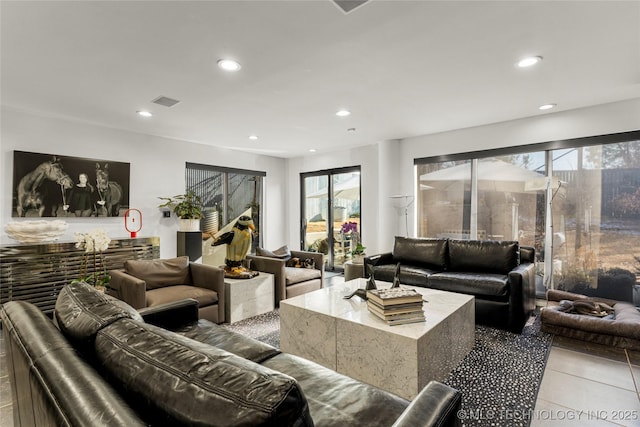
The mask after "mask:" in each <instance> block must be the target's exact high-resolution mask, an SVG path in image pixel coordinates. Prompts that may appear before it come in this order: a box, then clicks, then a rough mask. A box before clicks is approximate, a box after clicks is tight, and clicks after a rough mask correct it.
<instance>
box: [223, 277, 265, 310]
mask: <svg viewBox="0 0 640 427" xmlns="http://www.w3.org/2000/svg"><path fill="white" fill-rule="evenodd" d="M273 284H274V280H273V274H269V273H264V272H262V271H261V272H260V274H259V275H257V276H256V277H252V278H251V279H228V278H226V277H225V279H224V295H225V308H224V313H225V319H226V321H227V322H229V323H233V322H238V321H240V320H243V319H247V318H249V317H253V316H257V315H258V314H262V313H267V312H269V311H273V309H274V308H275V307H274V300H275V296H274V285H273Z"/></svg>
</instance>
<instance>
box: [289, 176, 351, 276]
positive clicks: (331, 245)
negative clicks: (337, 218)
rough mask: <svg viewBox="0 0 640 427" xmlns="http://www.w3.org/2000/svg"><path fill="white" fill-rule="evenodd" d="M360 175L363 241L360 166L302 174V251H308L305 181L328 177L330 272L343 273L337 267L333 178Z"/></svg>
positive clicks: (340, 268) (328, 264)
mask: <svg viewBox="0 0 640 427" xmlns="http://www.w3.org/2000/svg"><path fill="white" fill-rule="evenodd" d="M353 172H357V173H360V188H359V189H358V190H359V193H360V194H359V196H358V197H359V201H360V238H361V239H362V174H361V168H360V166H347V167H342V168H335V169H324V170H319V171H315V172H303V173H301V174H300V249H301V250H306V231H307V224H306V222H307V220H306V201H307V194H306V185H305V179H306V178H312V177H319V176H326V177H327V184H328V186H327V239H328V245H329V253H328V255H327V256H328V259H327V265H326V270H328V271H337V272H341V271H343V268H342V267H336V266H335V253H334V251H335V247H334V245H335V239H334V229H333V220H334V212H333V206H334V200H333V177H334V176H335V175H340V174H344V173H353Z"/></svg>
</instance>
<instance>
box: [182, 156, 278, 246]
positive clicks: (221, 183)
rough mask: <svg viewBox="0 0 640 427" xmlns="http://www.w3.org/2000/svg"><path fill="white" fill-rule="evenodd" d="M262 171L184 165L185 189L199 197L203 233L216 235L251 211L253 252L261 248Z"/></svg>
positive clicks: (263, 174) (263, 175) (194, 164)
mask: <svg viewBox="0 0 640 427" xmlns="http://www.w3.org/2000/svg"><path fill="white" fill-rule="evenodd" d="M265 176H266V174H265V172H257V171H249V170H241V169H231V168H224V167H218V166H209V165H200V164H196V163H187V167H186V187H187V190H193V191H195V193H196V194H197V195H199V196H200V197H201V198H202V201H203V203H204V206H205V218H203V221H202V223H203V227H202V230H203V231H208V232H215V231H217V230H218V229H221V228H223V227H224V226H226V225H228V224H230V223H231V222H233V221H234V220H235V219H236V218H238V217H239V216H241V215H243V214H245V213H248V212H250V215H251V217H252V219H253V223H254V225H255V227H256V237H257V238H254V239H253V247H252V250H251V251H252V252H255V248H256V247H257V246H260V245H261V234H260V230H261V229H262V213H261V209H260V207H261V205H262V185H263V183H262V181H263V178H264V177H265Z"/></svg>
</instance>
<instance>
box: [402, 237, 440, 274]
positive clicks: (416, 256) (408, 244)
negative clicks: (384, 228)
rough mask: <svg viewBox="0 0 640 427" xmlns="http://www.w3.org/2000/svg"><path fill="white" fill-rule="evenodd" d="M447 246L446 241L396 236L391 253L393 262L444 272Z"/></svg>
mask: <svg viewBox="0 0 640 427" xmlns="http://www.w3.org/2000/svg"><path fill="white" fill-rule="evenodd" d="M447 245H448V242H447V239H421V238H411V237H401V236H396V238H395V242H394V245H393V250H392V252H391V253H392V255H393V261H394V262H402V263H406V264H412V265H419V266H425V267H429V268H431V269H434V270H444V269H445V268H446V266H447Z"/></svg>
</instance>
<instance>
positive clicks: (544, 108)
mask: <svg viewBox="0 0 640 427" xmlns="http://www.w3.org/2000/svg"><path fill="white" fill-rule="evenodd" d="M555 106H556V104H544V105H541V106H539V107H538V110H550V109H552V108H553V107H555Z"/></svg>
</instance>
